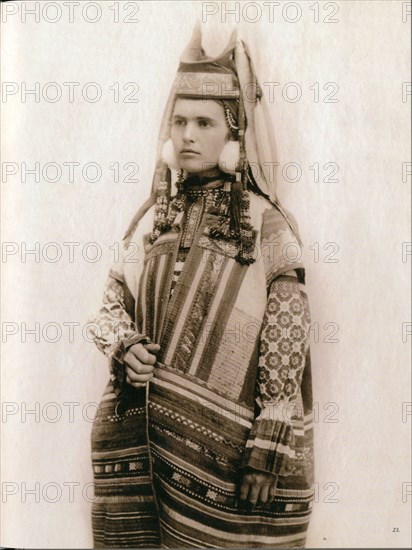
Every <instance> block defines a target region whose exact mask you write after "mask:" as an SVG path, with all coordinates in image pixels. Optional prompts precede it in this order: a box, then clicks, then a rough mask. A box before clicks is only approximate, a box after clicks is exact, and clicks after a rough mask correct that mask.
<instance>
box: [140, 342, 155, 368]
mask: <svg viewBox="0 0 412 550" xmlns="http://www.w3.org/2000/svg"><path fill="white" fill-rule="evenodd" d="M135 356H136V357H137V358H138V359H139V360H140V361H141V362H142V363H146V365H154V364H155V363H156V355H154V354H153V353H149V352H148V351H147V349H146V348H144V347H143V346H142V347H141V348H137V350H136V351H135Z"/></svg>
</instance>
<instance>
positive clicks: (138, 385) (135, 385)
mask: <svg viewBox="0 0 412 550" xmlns="http://www.w3.org/2000/svg"><path fill="white" fill-rule="evenodd" d="M126 382H127V383H128V384H130V385H131V386H132V387H133V388H144V387H145V386H146V384H147V382H132V380H130V377H129V376H127V375H126Z"/></svg>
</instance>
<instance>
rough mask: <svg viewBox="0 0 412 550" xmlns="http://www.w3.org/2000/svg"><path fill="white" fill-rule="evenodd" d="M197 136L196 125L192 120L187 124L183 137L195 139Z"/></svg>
mask: <svg viewBox="0 0 412 550" xmlns="http://www.w3.org/2000/svg"><path fill="white" fill-rule="evenodd" d="M194 138H195V128H194V125H193V124H191V123H190V122H189V123H187V124H186V126H185V129H184V132H183V139H184V140H188V141H189V140H190V141H193V140H194Z"/></svg>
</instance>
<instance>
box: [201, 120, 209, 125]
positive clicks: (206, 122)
mask: <svg viewBox="0 0 412 550" xmlns="http://www.w3.org/2000/svg"><path fill="white" fill-rule="evenodd" d="M199 125H200V126H210V122H208V121H207V120H199Z"/></svg>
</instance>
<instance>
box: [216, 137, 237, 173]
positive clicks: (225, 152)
mask: <svg viewBox="0 0 412 550" xmlns="http://www.w3.org/2000/svg"><path fill="white" fill-rule="evenodd" d="M239 157H240V147H239V142H238V141H228V142H227V143H226V144H225V146H224V147H223V149H222V152H221V153H220V156H219V168H220V169H221V170H222V171H223V172H226V173H227V174H235V173H236V164H237V163H238V162H239Z"/></svg>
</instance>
